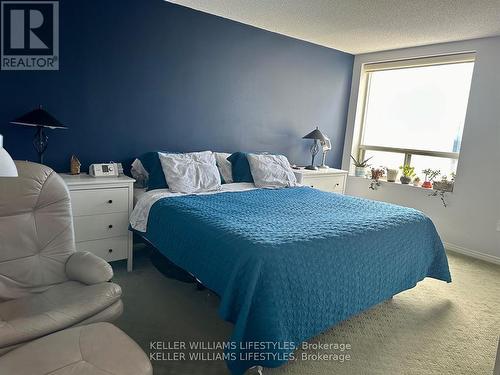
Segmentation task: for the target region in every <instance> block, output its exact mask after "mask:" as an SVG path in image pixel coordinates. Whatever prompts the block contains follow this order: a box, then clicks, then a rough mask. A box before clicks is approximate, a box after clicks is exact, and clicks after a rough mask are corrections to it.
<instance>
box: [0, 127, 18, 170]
mask: <svg viewBox="0 0 500 375" xmlns="http://www.w3.org/2000/svg"><path fill="white" fill-rule="evenodd" d="M0 177H17V168H16V165H15V164H14V160H12V158H11V157H10V155H9V153H8V152H7V151H6V150H5V149H4V148H3V137H2V135H0Z"/></svg>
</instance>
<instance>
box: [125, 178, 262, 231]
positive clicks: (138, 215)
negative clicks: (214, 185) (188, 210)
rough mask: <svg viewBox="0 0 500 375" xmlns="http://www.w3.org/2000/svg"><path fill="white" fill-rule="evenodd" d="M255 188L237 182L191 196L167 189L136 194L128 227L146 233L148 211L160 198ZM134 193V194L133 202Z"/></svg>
mask: <svg viewBox="0 0 500 375" xmlns="http://www.w3.org/2000/svg"><path fill="white" fill-rule="evenodd" d="M254 189H257V187H256V186H255V185H254V184H253V183H248V182H238V183H232V184H223V185H222V187H221V190H217V191H206V192H201V193H193V194H183V193H172V192H171V191H170V190H169V189H155V190H151V191H147V192H146V191H144V189H141V190H142V192H141V193H139V192H137V193H138V197H137V203H136V204H135V207H134V210H133V211H132V215H130V225H131V227H132V228H133V229H135V230H137V231H139V232H146V230H147V225H148V218H149V211H150V210H151V207H153V205H154V204H155V203H156V202H157V201H158V200H160V199H162V198H171V197H180V196H183V195H210V194H222V193H227V192H238V191H248V190H254ZM135 194H136V192H134V200H135V196H136V195H135Z"/></svg>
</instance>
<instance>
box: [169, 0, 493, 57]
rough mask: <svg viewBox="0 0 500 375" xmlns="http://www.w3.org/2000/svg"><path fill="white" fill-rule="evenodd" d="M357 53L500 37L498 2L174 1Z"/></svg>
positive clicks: (345, 0) (348, 0) (426, 0)
mask: <svg viewBox="0 0 500 375" xmlns="http://www.w3.org/2000/svg"><path fill="white" fill-rule="evenodd" d="M170 2H172V3H176V4H180V5H184V6H187V7H189V8H193V9H197V10H200V11H203V12H206V13H211V14H215V15H217V16H221V17H224V18H229V19H231V20H235V21H239V22H242V23H245V24H248V25H252V26H256V27H259V28H262V29H265V30H269V31H273V32H276V33H279V34H284V35H288V36H291V37H294V38H298V39H303V40H307V41H309V42H312V43H316V44H320V45H323V46H327V47H331V48H335V49H339V50H341V51H345V52H349V53H353V54H359V53H366V52H374V51H382V50H389V49H395V48H403V47H413V46H418V45H424V44H434V43H441V42H450V41H456V40H465V39H473V38H481V37H487V36H494V35H500V0H170Z"/></svg>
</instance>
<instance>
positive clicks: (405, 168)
mask: <svg viewBox="0 0 500 375" xmlns="http://www.w3.org/2000/svg"><path fill="white" fill-rule="evenodd" d="M399 169H401V173H402V176H401V177H400V178H399V181H401V183H402V184H404V185H408V184H409V183H410V182H411V179H412V178H413V177H414V176H415V168H414V167H411V166H410V165H409V164H405V165H402V166H401V167H399Z"/></svg>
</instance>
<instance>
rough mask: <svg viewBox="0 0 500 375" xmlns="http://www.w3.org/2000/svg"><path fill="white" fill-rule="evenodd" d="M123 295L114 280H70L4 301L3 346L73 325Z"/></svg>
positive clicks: (0, 332) (0, 307)
mask: <svg viewBox="0 0 500 375" xmlns="http://www.w3.org/2000/svg"><path fill="white" fill-rule="evenodd" d="M120 296H121V288H120V287H119V286H118V285H116V284H113V283H100V284H94V285H85V284H82V283H80V282H77V281H67V282H64V283H61V284H58V285H55V286H52V287H50V288H49V289H47V290H46V291H44V292H42V293H38V294H32V295H30V296H28V297H24V298H20V299H16V300H9V301H6V302H3V303H0V347H4V346H10V345H15V344H17V343H21V342H25V341H29V340H33V339H35V338H37V337H40V336H44V335H47V334H50V333H52V332H55V331H58V330H61V329H64V328H67V327H71V326H73V325H75V324H78V323H79V322H81V321H83V320H85V319H87V318H89V317H90V316H92V315H95V314H97V313H99V312H101V311H102V310H104V309H105V308H107V307H108V306H110V305H112V304H113V303H114V302H116V301H118V300H119V299H120ZM0 373H1V372H0Z"/></svg>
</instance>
